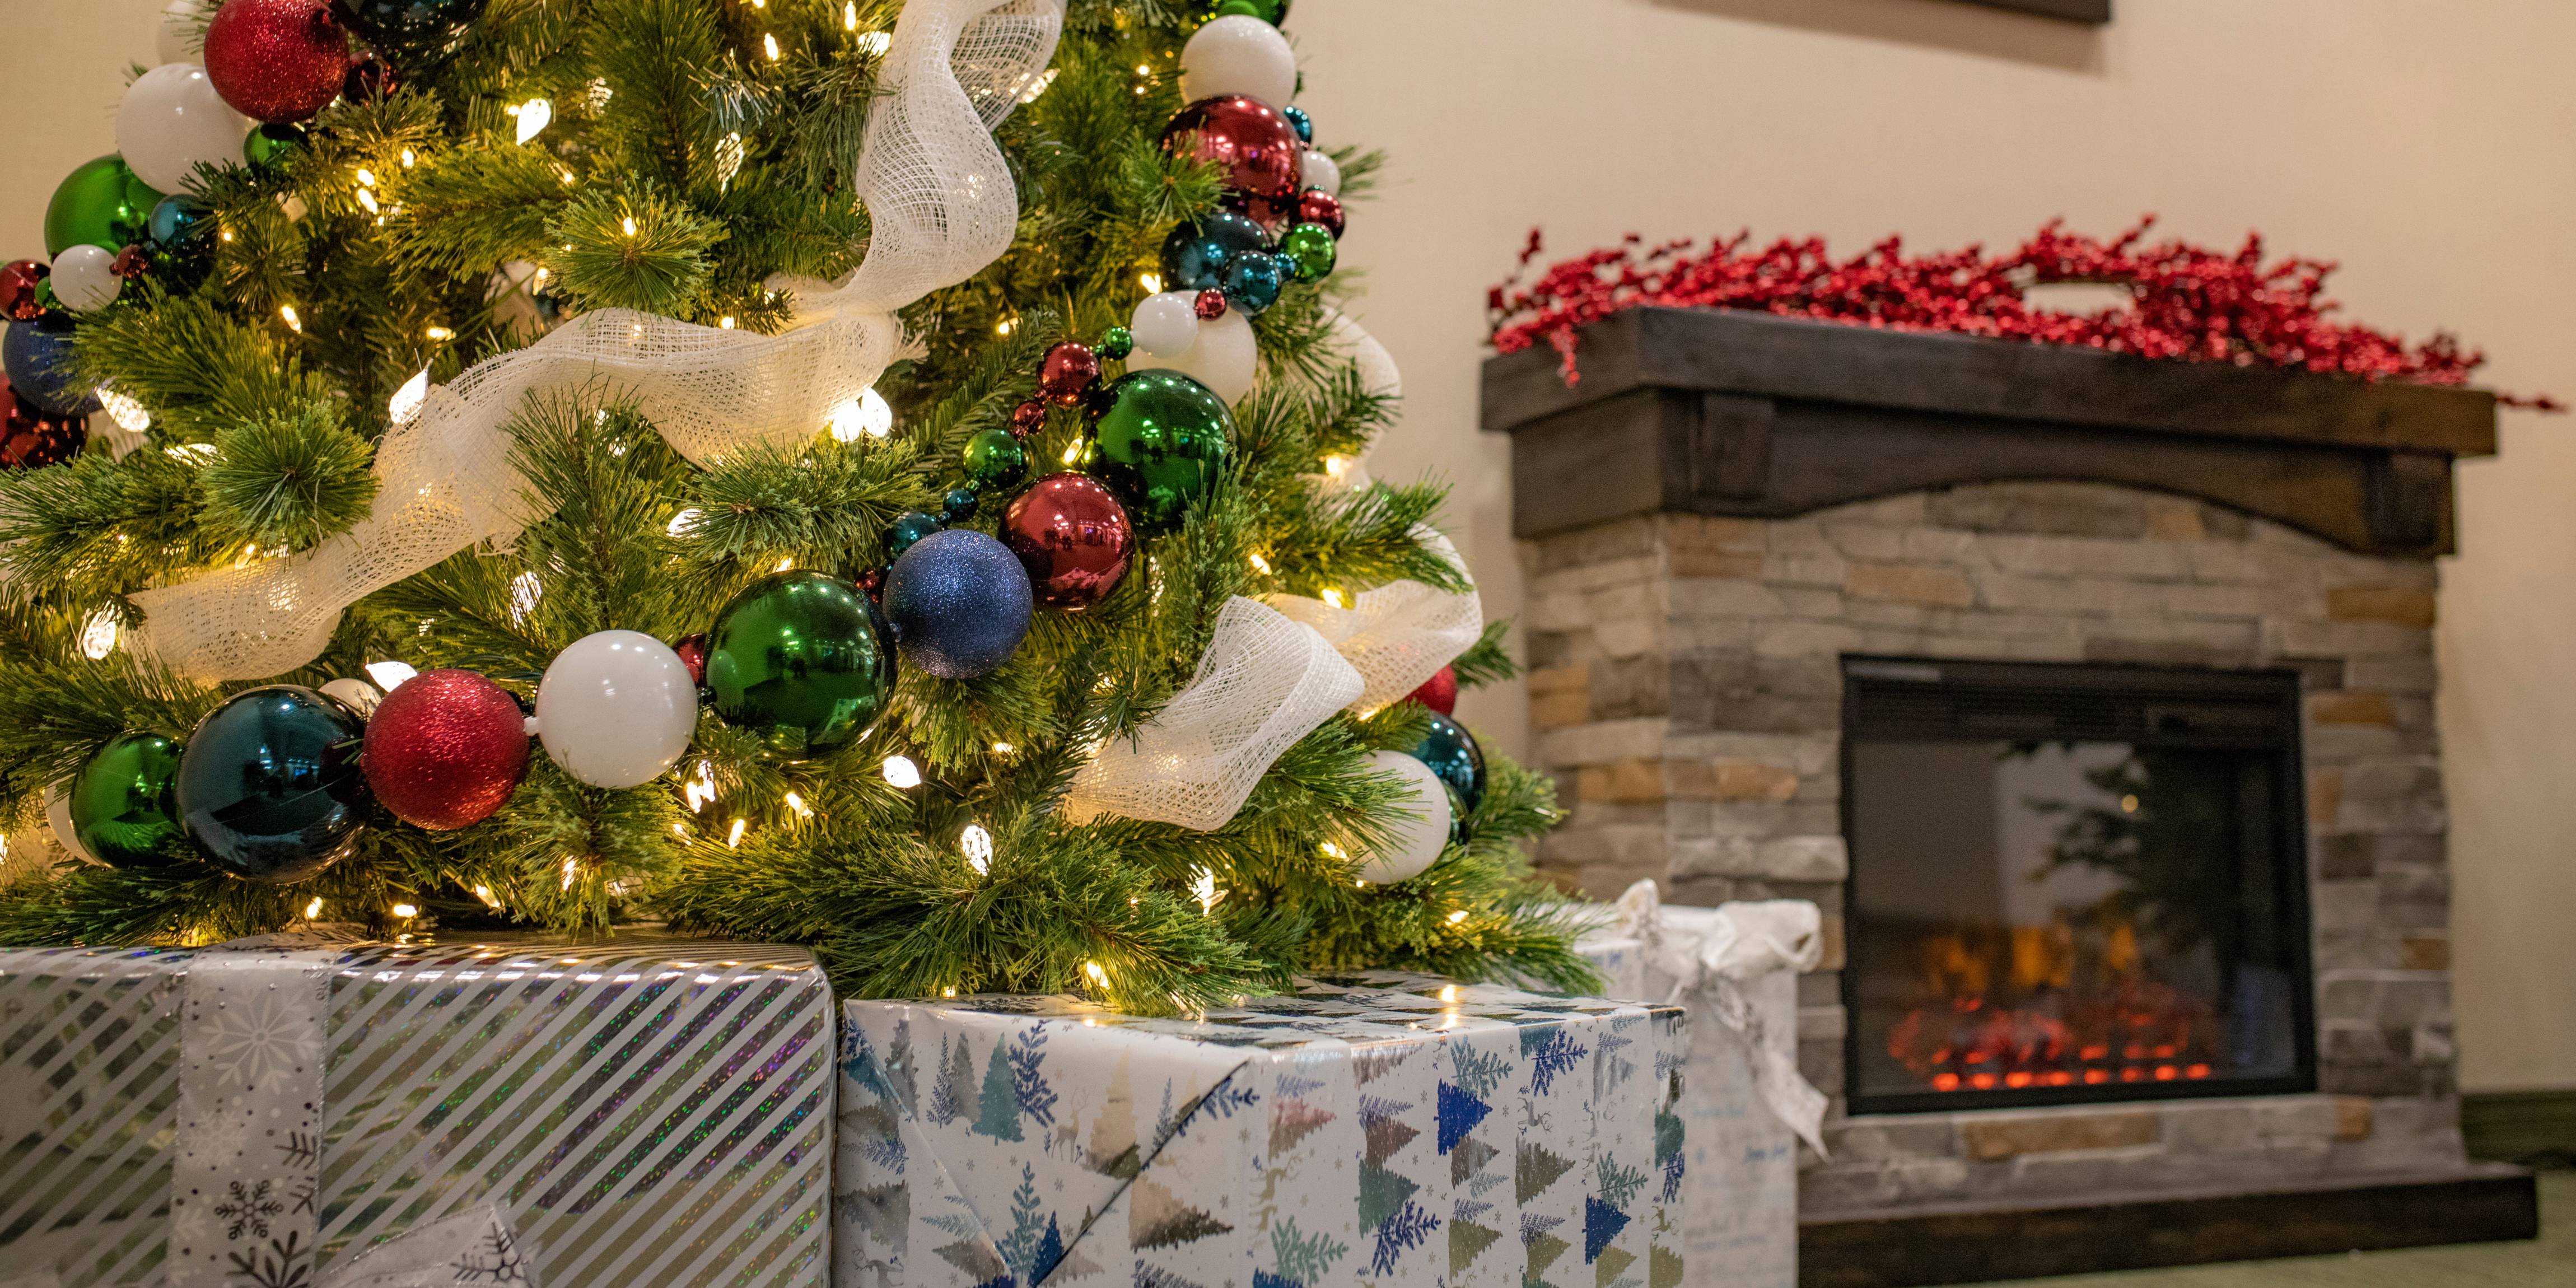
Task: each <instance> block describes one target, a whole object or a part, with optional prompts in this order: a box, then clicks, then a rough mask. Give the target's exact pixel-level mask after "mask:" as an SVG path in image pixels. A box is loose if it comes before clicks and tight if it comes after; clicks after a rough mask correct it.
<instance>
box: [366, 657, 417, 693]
mask: <svg viewBox="0 0 2576 1288" xmlns="http://www.w3.org/2000/svg"><path fill="white" fill-rule="evenodd" d="M419 674H420V672H418V671H415V670H413V669H412V668H411V666H410V664H408V663H404V662H369V663H367V679H368V681H369V682H371V683H373V684H374V685H375V686H376V687H377V688H379V689H382V690H384V691H385V692H387V693H391V692H393V691H394V690H396V689H399V688H401V687H402V686H403V684H404V682H406V681H408V680H410V679H412V678H413V677H415V676H417V675H419Z"/></svg>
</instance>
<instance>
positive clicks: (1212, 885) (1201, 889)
mask: <svg viewBox="0 0 2576 1288" xmlns="http://www.w3.org/2000/svg"><path fill="white" fill-rule="evenodd" d="M1190 893H1191V894H1192V895H1195V896H1197V898H1198V901H1199V912H1200V913H1201V914H1202V915H1204V914H1207V913H1212V912H1215V911H1216V906H1217V905H1218V904H1220V903H1223V902H1225V891H1223V890H1220V889H1218V888H1217V885H1216V873H1215V872H1214V871H1212V870H1210V869H1208V868H1199V869H1197V870H1196V871H1195V872H1193V873H1192V874H1191V878H1190Z"/></svg>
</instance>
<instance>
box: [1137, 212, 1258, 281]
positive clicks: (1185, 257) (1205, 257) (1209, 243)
mask: <svg viewBox="0 0 2576 1288" xmlns="http://www.w3.org/2000/svg"><path fill="white" fill-rule="evenodd" d="M1269 251H1270V233H1269V231H1268V230H1266V229H1264V228H1263V227H1262V226H1261V225H1260V224H1258V223H1255V222H1253V220H1252V218H1251V216H1249V215H1244V214H1241V213H1238V212H1236V211H1232V210H1218V211H1214V212H1212V213H1210V214H1209V215H1208V217H1207V220H1206V222H1204V223H1196V224H1183V225H1181V226H1180V227H1178V228H1175V229H1173V230H1172V235H1171V236H1170V237H1167V238H1165V239H1164V240H1163V289H1164V290H1167V291H1222V290H1225V289H1226V270H1228V269H1229V268H1231V267H1233V265H1234V262H1235V261H1236V260H1238V259H1241V258H1244V257H1246V256H1251V257H1254V258H1263V259H1266V258H1268V257H1269Z"/></svg>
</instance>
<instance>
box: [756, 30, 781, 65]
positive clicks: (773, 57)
mask: <svg viewBox="0 0 2576 1288" xmlns="http://www.w3.org/2000/svg"><path fill="white" fill-rule="evenodd" d="M760 51H761V52H762V53H764V54H767V55H769V61H771V62H773V63H774V62H777V61H778V37H776V36H773V35H770V34H769V33H768V32H765V31H764V32H762V33H760Z"/></svg>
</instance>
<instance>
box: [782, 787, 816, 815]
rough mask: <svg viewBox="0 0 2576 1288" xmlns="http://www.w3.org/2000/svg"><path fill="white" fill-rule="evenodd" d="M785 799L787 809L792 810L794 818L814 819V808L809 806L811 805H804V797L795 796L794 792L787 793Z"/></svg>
mask: <svg viewBox="0 0 2576 1288" xmlns="http://www.w3.org/2000/svg"><path fill="white" fill-rule="evenodd" d="M786 799H787V808H789V809H792V810H794V811H796V817H798V818H812V817H814V807H813V806H811V805H808V804H806V803H805V798H804V797H802V796H799V795H797V794H796V793H794V792H789V793H787V798H786Z"/></svg>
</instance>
